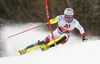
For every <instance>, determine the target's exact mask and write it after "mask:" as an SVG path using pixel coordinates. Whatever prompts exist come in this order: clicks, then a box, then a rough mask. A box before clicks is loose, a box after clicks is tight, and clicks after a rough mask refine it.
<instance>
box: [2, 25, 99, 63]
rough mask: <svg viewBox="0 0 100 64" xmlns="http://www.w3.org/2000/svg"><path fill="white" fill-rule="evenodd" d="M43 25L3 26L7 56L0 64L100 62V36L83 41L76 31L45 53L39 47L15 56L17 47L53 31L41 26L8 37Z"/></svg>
mask: <svg viewBox="0 0 100 64" xmlns="http://www.w3.org/2000/svg"><path fill="white" fill-rule="evenodd" d="M40 24H41V23H36V24H33V23H29V24H24V25H13V26H4V27H3V31H2V32H1V36H2V42H3V43H4V44H5V48H6V50H5V51H6V53H5V54H4V55H5V56H7V57H3V58H0V64H9V63H11V64H23V63H24V64H27V63H28V64H33V63H34V64H37V63H38V64H40V63H42V64H51V63H52V64H55V63H56V64H57V63H59V64H61V63H63V64H74V63H75V64H76V63H77V64H90V63H92V64H100V44H99V42H100V41H99V39H98V37H93V38H91V37H88V36H87V37H88V39H89V42H87V43H83V42H82V41H81V38H80V36H78V37H76V36H74V35H73V34H71V36H70V38H69V40H68V42H67V43H65V44H64V45H58V46H56V47H53V48H51V49H49V50H47V51H44V52H41V51H40V50H39V49H36V50H34V51H32V52H30V53H28V54H25V55H22V56H13V55H14V54H15V53H16V52H17V51H18V50H20V49H23V48H25V47H26V46H28V45H30V44H32V43H35V42H37V41H38V40H43V39H44V38H45V37H46V36H47V35H49V34H50V31H48V32H47V31H46V30H44V28H43V27H42V29H41V28H36V29H33V30H31V31H28V32H25V33H23V34H20V35H17V36H14V37H12V38H7V37H8V36H11V35H13V34H16V33H19V32H21V31H23V30H26V29H29V28H32V27H35V26H38V25H40ZM38 60H39V61H38Z"/></svg>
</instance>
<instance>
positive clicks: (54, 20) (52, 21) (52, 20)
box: [47, 19, 58, 24]
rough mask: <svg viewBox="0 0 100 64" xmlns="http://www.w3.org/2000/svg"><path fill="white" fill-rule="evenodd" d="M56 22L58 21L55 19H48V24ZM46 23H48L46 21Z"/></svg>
mask: <svg viewBox="0 0 100 64" xmlns="http://www.w3.org/2000/svg"><path fill="white" fill-rule="evenodd" d="M57 22H58V20H57V19H51V20H50V24H55V23H57ZM47 24H49V23H48V22H47Z"/></svg>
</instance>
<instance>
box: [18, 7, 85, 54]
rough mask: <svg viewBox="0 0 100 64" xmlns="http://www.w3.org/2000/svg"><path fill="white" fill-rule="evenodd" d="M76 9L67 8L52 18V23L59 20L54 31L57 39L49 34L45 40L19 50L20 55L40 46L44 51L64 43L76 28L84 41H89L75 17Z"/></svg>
mask: <svg viewBox="0 0 100 64" xmlns="http://www.w3.org/2000/svg"><path fill="white" fill-rule="evenodd" d="M73 16H74V10H73V9H72V8H66V9H65V11H64V15H59V16H57V17H55V18H54V19H51V20H50V23H51V24H55V23H57V22H58V27H57V29H56V30H55V31H54V32H53V35H54V38H55V40H53V38H52V35H51V34H50V35H48V36H47V37H46V38H45V39H44V40H42V41H39V42H37V43H35V44H31V45H29V46H27V47H26V48H24V49H22V50H19V51H18V53H19V55H22V54H25V53H27V52H28V50H29V49H31V48H33V49H36V48H40V49H41V50H42V51H44V50H47V49H49V48H51V47H54V46H56V45H58V44H60V43H61V44H64V43H66V42H67V41H68V39H69V36H70V34H71V32H72V31H73V29H74V28H77V29H78V30H79V31H80V33H81V36H82V41H84V42H85V41H87V39H86V38H85V31H84V29H83V27H82V26H81V25H80V24H79V22H78V21H77V20H76V19H74V18H73Z"/></svg>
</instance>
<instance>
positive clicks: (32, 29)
mask: <svg viewBox="0 0 100 64" xmlns="http://www.w3.org/2000/svg"><path fill="white" fill-rule="evenodd" d="M46 24H47V23H44V24H41V25H39V26H36V27H33V28H30V29H27V30H25V31H22V32H19V33H16V34H14V35H11V36H9V37H8V38H11V37H14V36H16V35H19V34H22V33H24V32H27V31H30V30H33V29H35V28H38V27H41V26H44V25H46Z"/></svg>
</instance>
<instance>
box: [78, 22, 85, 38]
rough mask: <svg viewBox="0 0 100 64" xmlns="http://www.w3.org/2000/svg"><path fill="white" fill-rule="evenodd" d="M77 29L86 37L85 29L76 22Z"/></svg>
mask: <svg viewBox="0 0 100 64" xmlns="http://www.w3.org/2000/svg"><path fill="white" fill-rule="evenodd" d="M76 28H77V29H78V30H79V31H80V33H81V35H82V36H85V35H83V34H85V31H84V29H83V27H82V26H81V25H80V24H79V22H78V21H77V22H76Z"/></svg>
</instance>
